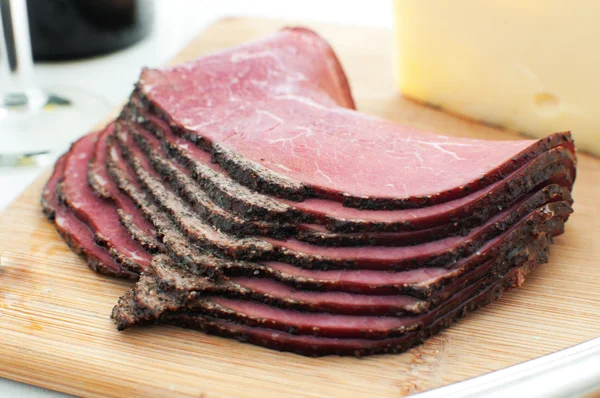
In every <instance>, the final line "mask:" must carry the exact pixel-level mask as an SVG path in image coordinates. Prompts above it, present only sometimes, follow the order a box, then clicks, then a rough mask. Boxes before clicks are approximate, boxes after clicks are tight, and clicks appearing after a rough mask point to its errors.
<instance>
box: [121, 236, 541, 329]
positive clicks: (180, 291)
mask: <svg viewBox="0 0 600 398" xmlns="http://www.w3.org/2000/svg"><path fill="white" fill-rule="evenodd" d="M550 239H551V238H550V236H549V235H548V232H541V233H540V234H539V236H536V237H534V238H533V239H532V241H531V242H530V243H529V245H528V246H527V247H526V248H525V249H523V250H521V251H519V252H518V253H514V254H513V255H512V256H511V257H508V256H507V257H505V256H502V255H501V256H498V257H496V258H494V259H493V260H490V261H488V262H487V263H485V264H484V265H482V266H480V267H478V268H477V269H475V270H473V271H472V272H469V273H467V274H465V275H463V276H462V277H460V278H457V279H456V280H455V281H453V282H452V284H450V285H448V286H446V287H444V288H442V289H440V290H437V291H436V292H435V294H434V295H433V296H432V297H430V298H428V299H427V300H419V299H417V298H415V297H411V296H406V295H385V296H374V295H360V294H350V293H342V292H315V291H303V290H295V289H292V288H290V287H288V286H286V285H284V284H281V283H278V282H276V281H273V280H270V279H264V278H256V277H252V278H250V277H234V278H231V279H230V280H219V281H210V280H209V279H207V278H205V277H201V276H198V275H196V274H194V273H191V272H189V271H186V270H184V269H182V268H180V267H177V266H176V265H175V264H174V263H173V262H172V261H171V260H170V259H169V258H168V257H165V256H157V257H155V258H154V260H153V262H152V264H151V272H149V273H146V275H145V276H144V277H142V278H141V279H140V280H139V281H138V283H137V284H136V286H135V287H134V288H133V289H132V291H133V294H134V297H135V300H136V302H137V303H138V305H139V306H140V308H144V312H143V314H141V316H142V318H132V319H131V322H133V323H137V322H140V321H144V320H150V319H159V318H160V317H161V316H163V314H164V313H166V312H168V311H176V310H180V309H183V308H187V309H191V310H194V309H197V308H199V307H200V308H203V307H204V306H205V301H206V300H207V297H209V296H214V295H220V296H223V297H228V298H237V299H240V298H241V299H245V300H253V301H255V302H259V303H264V304H268V305H270V306H273V307H278V308H285V309H292V310H299V311H304V312H322V313H331V314H345V315H352V316H356V315H369V316H377V315H380V316H381V315H387V316H405V315H411V314H412V315H418V314H424V313H426V312H428V311H431V310H432V309H434V308H436V307H437V306H438V305H440V304H441V303H443V302H444V301H445V300H446V299H448V298H449V297H452V296H454V295H455V294H457V293H459V292H461V291H463V290H464V289H467V288H468V287H469V286H471V285H473V284H475V283H477V284H479V285H480V286H481V285H482V284H486V285H487V284H491V283H494V282H495V281H497V280H498V279H500V278H502V277H503V276H504V275H505V274H506V273H507V272H508V271H509V270H510V269H511V268H512V267H514V266H516V265H518V264H521V263H522V262H524V261H526V260H528V259H529V258H531V257H532V256H537V257H538V262H545V261H546V258H547V253H548V248H549V245H550ZM159 291H160V292H161V293H160V297H161V299H160V300H157V296H156V295H157V294H158V293H157V292H159ZM212 301H215V302H218V300H212ZM221 304H222V303H221ZM131 324H132V323H128V324H127V325H129V326H130V325H131ZM124 325H125V324H123V325H122V326H124Z"/></svg>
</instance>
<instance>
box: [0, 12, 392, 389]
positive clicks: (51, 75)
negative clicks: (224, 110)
mask: <svg viewBox="0 0 600 398" xmlns="http://www.w3.org/2000/svg"><path fill="white" fill-rule="evenodd" d="M156 16H157V18H156V22H155V26H154V30H153V33H152V34H151V35H150V36H149V37H148V38H147V39H145V40H143V41H142V42H140V43H138V44H136V45H134V46H133V47H130V48H128V49H125V50H122V51H119V52H117V53H113V54H110V55H107V56H103V57H97V58H93V59H86V60H81V61H75V62H63V63H53V64H36V68H35V69H36V76H37V79H38V82H39V83H40V85H42V86H44V85H45V86H58V87H60V85H67V86H71V87H80V88H85V89H86V90H88V91H91V92H93V93H94V94H96V95H99V96H102V97H104V98H105V99H106V100H107V101H108V102H109V103H110V104H112V105H113V106H115V107H116V106H118V105H119V104H120V103H121V102H122V101H123V100H125V99H126V98H127V96H128V94H129V93H130V91H131V89H132V87H133V84H134V82H135V81H136V80H137V77H138V74H139V72H140V68H141V67H142V66H159V65H161V64H164V63H165V62H167V61H168V60H169V59H170V58H172V57H173V56H174V55H175V54H177V52H179V51H180V50H181V49H182V48H183V47H184V46H185V44H186V43H187V42H188V41H190V40H191V39H192V38H193V37H194V36H195V35H197V34H198V33H199V32H200V31H201V30H202V29H203V28H205V27H206V26H207V25H208V24H210V23H211V22H213V21H215V20H216V19H219V18H223V17H228V16H260V17H272V18H280V19H289V20H296V21H298V20H300V21H319V22H330V23H337V24H345V25H361V26H378V27H385V28H390V29H391V26H392V13H391V1H390V0H369V1H366V0H356V1H354V0H347V1H343V0H297V1H284V0H279V1H278V0H271V1H268V0H253V1H250V0H247V1H244V0H212V1H210V0H207V1H203V0H156ZM102 116H103V115H98V118H99V119H100V118H102ZM97 121H98V120H90V127H91V126H93V125H94V123H95V122H97ZM84 133H85V132H82V134H84ZM48 134H52V132H48ZM0 138H2V139H5V137H0ZM41 171H42V169H40V168H21V169H9V168H0V210H1V209H3V208H4V207H6V205H8V204H9V203H10V202H11V201H12V200H13V199H14V198H15V197H17V196H18V194H19V193H20V192H21V191H22V190H23V189H24V188H25V187H27V186H28V185H29V184H30V183H31V182H33V180H35V178H36V177H37V176H38V175H39V173H40V172H41ZM0 344H2V342H0ZM59 396H60V397H62V396H64V395H63V394H58V393H55V392H52V391H48V390H43V389H39V388H36V387H32V386H28V385H24V384H20V383H16V382H13V381H10V380H5V379H0V398H3V397H59Z"/></svg>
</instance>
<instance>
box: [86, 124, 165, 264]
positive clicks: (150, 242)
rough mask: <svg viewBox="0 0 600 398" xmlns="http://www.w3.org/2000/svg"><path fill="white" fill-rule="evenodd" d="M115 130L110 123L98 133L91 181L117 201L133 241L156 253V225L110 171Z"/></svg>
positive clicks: (100, 191)
mask: <svg viewBox="0 0 600 398" xmlns="http://www.w3.org/2000/svg"><path fill="white" fill-rule="evenodd" d="M113 132H114V125H113V124H111V125H109V126H108V127H107V128H106V129H105V130H104V131H102V132H101V133H100V134H99V136H98V139H97V140H96V145H95V148H94V156H93V157H92V159H91V160H90V163H89V171H88V182H89V184H90V186H91V187H92V188H93V190H94V192H95V193H96V195H98V196H100V197H103V198H105V199H109V200H111V201H113V202H114V203H115V205H116V206H117V207H118V215H119V218H120V220H121V223H122V224H125V223H129V225H128V226H126V228H127V230H128V231H129V232H130V233H131V232H132V231H135V232H134V233H131V235H132V237H133V238H134V240H135V241H136V242H138V243H139V244H140V245H141V246H142V247H143V248H144V249H146V250H147V251H149V252H156V251H158V250H159V248H160V247H161V243H160V242H159V241H158V238H157V236H156V228H155V227H154V225H153V224H152V223H151V222H149V221H148V220H146V218H145V217H144V215H143V213H142V212H140V210H139V209H138V208H137V206H136V205H135V203H134V202H133V201H132V200H131V198H129V197H128V196H127V195H126V194H124V193H123V192H121V191H120V190H119V188H118V187H117V185H116V184H115V183H114V181H113V180H112V179H111V177H110V175H109V173H108V168H107V161H108V152H109V150H110V148H111V147H112V142H111V141H112V140H113V137H112V135H113Z"/></svg>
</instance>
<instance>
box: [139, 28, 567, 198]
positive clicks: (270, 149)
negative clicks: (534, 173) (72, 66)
mask: <svg viewBox="0 0 600 398" xmlns="http://www.w3.org/2000/svg"><path fill="white" fill-rule="evenodd" d="M299 54H301V56H299ZM334 59H335V57H334V56H333V55H332V53H331V50H330V48H329V46H328V45H327V43H325V41H324V40H323V39H321V38H320V37H318V36H317V35H316V34H314V33H312V32H307V31H302V32H298V31H291V30H283V31H281V32H279V33H277V34H275V35H272V36H270V37H269V38H266V39H264V40H261V41H258V42H255V43H250V44H247V45H245V46H241V47H237V48H232V49H228V50H225V51H221V52H219V53H215V54H212V55H208V56H205V57H201V58H198V59H197V60H194V61H191V62H188V63H185V64H182V65H177V66H170V67H166V68H162V69H160V70H152V69H145V70H144V71H143V72H142V75H141V77H140V80H139V82H138V84H137V90H138V91H137V95H138V96H139V97H140V98H142V100H143V101H144V105H145V106H146V107H148V108H149V109H151V111H152V112H154V113H156V114H157V115H159V116H160V117H162V118H163V119H164V120H166V121H167V122H168V123H169V124H170V125H171V126H172V127H173V128H174V130H175V132H176V133H177V134H179V135H185V136H187V137H188V138H189V139H191V140H193V141H194V142H198V143H199V144H200V145H202V146H204V147H205V148H206V149H208V150H210V151H211V152H212V155H213V157H214V159H215V160H216V161H217V162H218V163H219V164H220V165H221V166H222V167H223V168H224V169H226V170H227V171H228V172H229V173H230V175H231V176H232V178H234V179H236V180H238V181H240V182H242V183H243V184H245V185H247V186H249V187H251V188H252V189H254V190H257V191H262V192H268V193H270V194H274V195H275V196H280V197H287V198H289V199H293V200H303V199H306V198H308V197H324V198H328V199H331V200H335V201H339V202H344V203H345V204H346V205H348V206H352V207H362V208H372V209H383V208H408V207H422V206H425V205H432V204H438V203H444V202H447V201H450V200H453V199H457V198H460V197H463V196H466V195H468V194H469V193H471V192H473V191H476V190H479V189H481V188H483V187H486V186H487V185H489V184H492V183H494V182H496V181H499V180H501V179H503V178H505V177H506V176H507V175H508V174H510V173H511V172H513V171H514V170H516V169H517V168H518V167H520V166H522V165H523V164H525V163H526V162H527V161H529V160H531V159H532V158H534V157H536V156H538V155H539V154H541V153H543V152H545V151H547V150H548V149H550V148H552V147H554V146H557V145H562V144H564V143H565V142H569V143H571V142H572V140H571V138H570V135H569V133H561V134H556V135H553V136H550V137H548V138H545V139H543V140H539V141H535V140H522V141H483V140H475V139H468V138H456V137H447V136H441V135H435V134H431V133H426V132H421V131H418V130H415V129H412V128H409V127H405V126H399V125H396V124H394V123H391V122H388V121H385V120H382V119H378V118H375V117H371V116H367V115H365V114H361V113H359V112H356V111H353V110H350V109H347V108H345V107H344V106H345V104H340V103H339V102H336V101H335V100H334V99H333V98H332V95H331V91H328V90H324V89H323V86H322V85H320V84H317V83H316V82H320V81H323V80H327V79H331V78H332V76H335V77H334V78H335V79H336V80H340V78H339V76H338V74H339V71H340V70H341V69H337V72H338V73H335V72H334V73H332V69H331V68H329V67H328V65H330V64H331V63H336V62H335V61H333V60H334ZM337 86H338V87H340V88H341V87H342V86H341V85H337ZM482 154H485V156H482Z"/></svg>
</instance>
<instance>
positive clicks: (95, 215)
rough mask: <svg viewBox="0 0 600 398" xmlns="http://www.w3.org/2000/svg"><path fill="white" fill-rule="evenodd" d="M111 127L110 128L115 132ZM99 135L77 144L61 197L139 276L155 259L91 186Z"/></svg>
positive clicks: (70, 155) (68, 161) (67, 162)
mask: <svg viewBox="0 0 600 398" xmlns="http://www.w3.org/2000/svg"><path fill="white" fill-rule="evenodd" d="M111 128H112V125H109V126H108V127H107V129H111ZM97 136H98V135H97V134H88V135H86V136H84V137H82V138H81V139H79V140H78V141H77V142H75V143H74V144H73V145H72V147H71V150H70V152H69V153H68V154H67V157H66V158H65V177H64V179H63V181H62V182H61V183H60V184H59V194H60V195H61V197H62V199H63V200H64V202H65V204H66V205H67V206H68V207H69V209H70V210H71V211H72V212H73V214H75V216H76V217H77V218H78V219H80V220H81V221H83V222H84V223H85V224H86V225H87V226H88V227H89V228H90V229H91V230H92V231H93V232H94V235H95V239H96V241H97V242H99V243H100V244H102V245H103V246H106V247H108V248H109V249H111V250H113V252H114V253H116V254H117V255H118V258H117V261H119V262H120V263H121V264H122V265H123V266H124V267H126V268H127V269H128V270H130V271H132V272H135V273H139V272H140V271H141V270H143V269H144V268H146V267H147V266H148V265H149V264H150V260H151V258H152V256H151V255H150V254H149V253H147V252H146V251H145V250H144V249H143V248H142V247H141V246H140V245H138V244H137V243H136V242H135V241H134V240H133V239H132V238H131V236H130V235H129V233H128V232H127V230H126V229H125V228H123V226H122V225H121V221H120V218H119V215H118V213H117V209H116V207H115V206H114V204H113V203H111V201H109V200H106V199H103V198H100V197H98V196H96V194H95V193H94V191H93V190H92V188H91V187H90V186H89V185H88V183H87V172H86V171H87V169H88V163H89V161H90V159H91V157H92V156H93V153H94V145H95V139H96V137H97Z"/></svg>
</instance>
